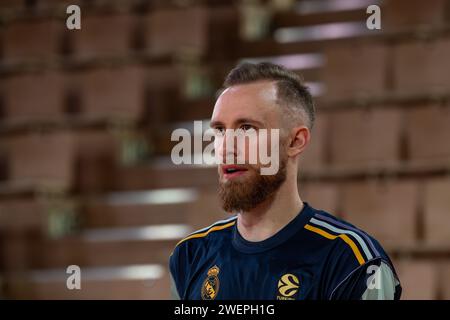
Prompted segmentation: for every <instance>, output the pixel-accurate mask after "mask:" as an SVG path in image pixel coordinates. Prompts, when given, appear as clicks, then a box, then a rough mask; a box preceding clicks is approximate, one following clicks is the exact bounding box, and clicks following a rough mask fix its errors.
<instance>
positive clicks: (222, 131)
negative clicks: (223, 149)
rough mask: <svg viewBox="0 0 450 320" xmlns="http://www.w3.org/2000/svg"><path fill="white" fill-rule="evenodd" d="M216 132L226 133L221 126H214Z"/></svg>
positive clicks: (219, 133)
mask: <svg viewBox="0 0 450 320" xmlns="http://www.w3.org/2000/svg"><path fill="white" fill-rule="evenodd" d="M214 132H215V134H218V135H223V134H224V133H225V129H224V128H221V127H216V128H214Z"/></svg>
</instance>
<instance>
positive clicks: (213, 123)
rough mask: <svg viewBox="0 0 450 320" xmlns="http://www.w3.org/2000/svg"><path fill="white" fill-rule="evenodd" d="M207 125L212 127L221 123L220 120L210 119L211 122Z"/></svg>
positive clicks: (221, 124)
mask: <svg viewBox="0 0 450 320" xmlns="http://www.w3.org/2000/svg"><path fill="white" fill-rule="evenodd" d="M209 126H210V127H211V128H214V127H218V126H223V123H222V122H220V121H211V122H210V123H209Z"/></svg>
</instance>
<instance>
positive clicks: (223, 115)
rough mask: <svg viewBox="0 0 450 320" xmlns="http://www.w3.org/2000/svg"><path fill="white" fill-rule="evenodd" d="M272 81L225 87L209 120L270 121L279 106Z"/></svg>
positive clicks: (230, 122)
mask: <svg viewBox="0 0 450 320" xmlns="http://www.w3.org/2000/svg"><path fill="white" fill-rule="evenodd" d="M276 95H277V92H276V86H275V83H274V82H269V81H261V82H254V83H249V84H242V85H236V86H232V87H230V88H227V89H226V90H225V91H224V92H223V93H222V94H221V95H220V97H219V98H218V99H217V101H216V104H215V106H214V111H213V114H212V117H211V122H221V123H224V124H232V123H233V122H234V121H236V120H237V119H253V120H256V121H260V122H264V123H267V122H271V121H275V120H276V119H278V112H279V110H278V109H279V106H278V105H277V97H276Z"/></svg>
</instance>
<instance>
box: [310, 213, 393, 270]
mask: <svg viewBox="0 0 450 320" xmlns="http://www.w3.org/2000/svg"><path fill="white" fill-rule="evenodd" d="M305 229H307V230H309V231H310V232H312V233H314V234H315V235H316V238H317V241H321V242H322V243H323V244H324V245H328V246H333V247H334V248H336V247H339V248H340V249H341V250H340V251H341V252H336V251H335V250H333V252H332V254H334V255H342V254H346V255H348V259H346V260H347V261H348V262H351V261H352V262H353V263H351V264H352V265H354V266H358V265H363V264H365V263H367V262H370V261H372V260H374V259H379V258H387V255H386V253H385V252H384V250H383V248H382V247H381V245H380V244H379V243H378V241H377V240H376V239H374V238H373V237H372V236H370V235H369V234H367V233H366V232H365V231H363V230H362V229H360V228H358V227H356V226H354V225H352V224H351V223H349V222H347V221H345V220H342V219H340V218H337V217H335V216H333V215H331V214H329V213H327V212H325V211H320V210H316V213H315V214H314V215H313V216H312V217H311V218H310V219H309V221H308V222H307V224H306V225H305ZM341 258H342V257H341Z"/></svg>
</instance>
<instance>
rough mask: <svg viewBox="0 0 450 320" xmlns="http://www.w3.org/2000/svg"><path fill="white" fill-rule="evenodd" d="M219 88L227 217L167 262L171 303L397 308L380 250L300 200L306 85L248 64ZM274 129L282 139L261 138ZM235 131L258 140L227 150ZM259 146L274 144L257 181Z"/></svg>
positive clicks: (215, 125)
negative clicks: (370, 302) (337, 303)
mask: <svg viewBox="0 0 450 320" xmlns="http://www.w3.org/2000/svg"><path fill="white" fill-rule="evenodd" d="M223 89H224V90H223V91H222V93H221V94H220V96H219V97H218V99H217V101H216V104H215V106H214V111H213V114H212V118H211V123H210V125H211V128H212V129H213V130H214V131H215V135H216V137H215V152H216V155H217V156H218V158H220V159H221V162H220V164H219V165H218V176H219V196H220V200H221V202H222V207H223V209H224V210H225V211H226V212H229V213H231V214H233V216H232V217H231V218H229V219H226V220H222V221H218V222H216V223H214V224H213V225H211V226H209V227H207V228H204V229H201V230H198V231H196V232H194V233H192V234H190V235H188V236H187V237H186V238H184V239H182V240H181V241H180V242H179V243H178V244H177V246H176V247H175V249H174V251H173V253H172V255H171V256H170V274H171V278H172V282H173V293H174V297H175V298H180V299H186V300H196V299H204V300H212V299H220V300H225V299H252V300H253V299H260V300H262V299H264V300H267V299H276V300H305V299H315V300H317V299H321V300H329V299H347V300H348V299H352V300H355V299H357V300H360V299H399V298H400V295H401V286H400V282H399V280H398V277H397V274H396V272H395V269H394V267H393V264H392V262H391V260H390V259H389V257H388V255H387V254H386V253H385V251H384V250H383V248H382V247H381V245H380V244H379V243H378V242H377V241H376V240H375V239H374V238H372V237H371V236H369V235H368V234H367V233H365V232H364V231H362V230H360V229H358V228H357V227H355V226H353V225H351V224H350V223H348V222H345V221H343V220H341V219H338V218H336V217H334V216H333V215H332V214H330V213H327V212H324V211H322V210H319V209H315V208H313V207H311V206H310V205H309V204H308V203H307V202H304V201H303V200H302V199H301V197H300V194H301V190H299V186H298V174H299V173H298V170H299V164H298V162H299V159H300V157H301V156H302V153H303V151H304V150H305V149H306V147H307V146H308V144H309V142H310V138H311V132H312V128H313V124H314V118H315V110H314V104H313V99H312V97H311V94H310V92H309V90H308V88H307V87H306V86H305V85H304V84H303V81H302V79H301V78H300V77H299V76H298V75H297V74H296V73H294V72H292V71H289V70H287V69H285V68H283V67H281V66H278V65H274V64H271V63H258V64H250V63H245V64H241V65H239V66H237V67H236V68H234V69H233V70H232V71H231V72H230V73H229V74H228V76H227V78H226V80H225V82H224V88H223ZM273 130H276V132H278V135H277V137H278V140H277V139H273V138H267V136H264V137H263V135H259V134H258V133H259V132H263V131H269V132H270V131H273ZM235 131H241V132H244V133H245V132H253V133H255V136H256V139H253V140H251V139H246V140H245V143H244V144H243V145H241V144H239V143H233V144H230V139H227V135H228V134H229V133H230V132H235ZM269 136H270V137H272V135H269ZM261 142H262V143H263V144H266V145H265V147H266V150H273V148H271V147H272V146H273V144H277V147H278V148H275V149H276V150H278V154H277V155H276V156H277V157H275V158H276V161H277V166H276V167H277V168H278V170H276V172H274V173H272V174H262V171H263V169H264V168H266V167H267V166H268V164H265V163H264V164H263V163H262V162H261V161H259V159H258V161H256V163H251V162H250V161H249V159H250V156H249V155H250V154H251V152H256V154H258V152H257V151H258V149H259V148H261ZM243 155H244V156H243ZM242 156H243V157H242ZM273 156H274V154H271V158H274V157H273ZM239 157H241V158H243V159H244V161H243V163H239V161H237V159H238V158H239ZM230 160H231V161H230ZM233 160H234V161H233ZM241 162H242V161H241Z"/></svg>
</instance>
